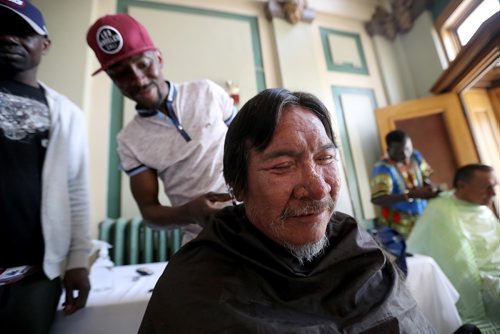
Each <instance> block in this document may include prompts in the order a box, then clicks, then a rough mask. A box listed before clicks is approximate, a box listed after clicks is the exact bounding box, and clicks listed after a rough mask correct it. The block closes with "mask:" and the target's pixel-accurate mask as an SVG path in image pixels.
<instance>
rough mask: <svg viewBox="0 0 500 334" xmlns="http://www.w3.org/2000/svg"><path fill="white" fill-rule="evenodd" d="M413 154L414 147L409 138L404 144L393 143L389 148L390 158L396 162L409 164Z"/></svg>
mask: <svg viewBox="0 0 500 334" xmlns="http://www.w3.org/2000/svg"><path fill="white" fill-rule="evenodd" d="M412 153H413V145H412V142H411V139H409V138H408V139H406V140H403V141H402V142H392V143H391V144H390V146H389V147H388V148H387V154H388V155H389V158H391V160H393V161H396V162H407V161H408V160H409V159H410V156H411V154H412Z"/></svg>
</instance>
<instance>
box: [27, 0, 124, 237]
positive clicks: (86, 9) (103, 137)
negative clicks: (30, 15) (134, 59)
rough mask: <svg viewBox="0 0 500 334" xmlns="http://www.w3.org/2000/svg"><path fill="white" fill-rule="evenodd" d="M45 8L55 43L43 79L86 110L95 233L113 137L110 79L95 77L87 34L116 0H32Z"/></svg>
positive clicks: (103, 207)
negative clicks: (109, 138)
mask: <svg viewBox="0 0 500 334" xmlns="http://www.w3.org/2000/svg"><path fill="white" fill-rule="evenodd" d="M33 3H34V4H35V5H36V6H37V7H38V8H39V9H40V10H41V11H42V13H43V15H44V17H45V20H46V24H47V26H48V29H49V35H50V39H51V41H52V47H51V50H50V52H49V54H48V55H47V56H46V57H45V58H44V59H43V62H42V64H41V66H40V69H39V78H40V79H41V80H42V81H44V82H46V83H47V84H49V85H50V86H51V87H52V88H54V89H56V90H57V91H59V92H61V93H62V94H64V95H66V96H68V97H69V98H70V99H71V100H72V101H73V102H75V103H76V104H77V105H78V106H79V107H80V108H82V110H83V112H84V113H85V116H86V120H87V129H88V135H89V153H90V159H89V160H90V166H89V168H90V201H91V224H92V228H91V232H92V235H93V236H94V237H95V236H97V224H98V222H99V221H100V220H102V219H103V217H105V216H106V191H107V189H106V187H107V170H108V155H109V154H108V152H109V149H108V145H107V144H108V137H109V119H110V104H111V96H110V93H111V82H110V81H109V79H108V78H107V77H106V76H105V75H101V76H96V77H91V76H90V74H91V73H92V72H93V71H94V70H95V69H96V68H98V64H97V61H96V60H95V59H94V58H95V57H94V55H93V54H92V51H91V50H90V49H89V48H88V47H87V44H86V42H85V35H86V32H87V29H88V27H89V26H90V24H91V23H92V22H93V21H94V20H95V19H96V18H97V16H98V15H101V14H102V13H110V12H113V11H114V10H115V8H116V2H115V1H114V0H88V1H80V0H64V1H63V0H33Z"/></svg>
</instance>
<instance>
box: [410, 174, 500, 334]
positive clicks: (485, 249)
mask: <svg viewBox="0 0 500 334" xmlns="http://www.w3.org/2000/svg"><path fill="white" fill-rule="evenodd" d="M497 185H498V179H497V177H496V176H495V173H494V170H493V168H491V167H490V166H486V165H482V164H470V165H466V166H463V167H461V168H459V169H458V170H457V172H456V173H455V178H454V181H453V186H454V188H455V189H454V191H449V192H444V193H442V194H440V196H439V197H438V198H436V199H433V200H432V201H430V202H429V206H428V207H427V208H426V209H425V211H424V213H423V214H422V216H421V217H420V218H419V219H418V223H417V224H416V226H415V228H414V229H413V232H412V233H411V235H410V238H409V239H408V242H407V244H408V250H409V251H411V252H414V253H420V254H425V255H429V256H432V257H433V258H434V260H436V262H437V263H438V264H439V266H440V267H441V269H442V270H443V271H444V273H445V274H446V276H447V277H448V278H449V279H450V281H451V282H452V283H453V285H454V286H455V288H456V289H457V290H458V292H459V294H460V299H459V300H458V303H457V309H458V311H459V313H460V316H461V317H462V320H463V321H464V322H467V323H471V324H474V325H476V326H477V327H479V328H480V329H481V332H482V333H483V334H486V333H492V334H493V333H500V312H499V311H500V222H499V221H498V218H497V217H496V216H495V214H494V213H493V212H492V211H491V210H490V208H489V207H488V206H487V205H488V204H491V201H492V198H493V197H494V196H495V187H496V186H497Z"/></svg>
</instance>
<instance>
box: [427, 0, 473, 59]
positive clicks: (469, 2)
mask: <svg viewBox="0 0 500 334" xmlns="http://www.w3.org/2000/svg"><path fill="white" fill-rule="evenodd" d="M481 3H482V0H451V1H450V2H449V3H448V5H447V6H446V7H445V9H444V10H443V12H442V13H441V14H440V15H439V17H438V18H437V19H436V20H435V22H434V28H435V29H436V31H437V32H438V33H439V39H440V41H441V45H442V46H443V48H444V50H445V55H446V59H447V60H448V63H451V62H452V61H453V60H454V59H455V58H456V57H457V55H458V53H459V52H460V50H461V49H462V48H463V47H464V46H465V45H462V44H461V43H460V39H459V37H458V33H457V29H458V27H460V25H462V23H463V22H464V21H465V20H466V19H467V18H468V17H469V15H470V14H471V13H472V12H473V11H474V10H475V9H476V8H477V7H478V6H479V5H480V4H481Z"/></svg>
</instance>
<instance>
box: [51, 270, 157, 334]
mask: <svg viewBox="0 0 500 334" xmlns="http://www.w3.org/2000/svg"><path fill="white" fill-rule="evenodd" d="M165 266H166V263H165V262H162V263H148V264H140V265H129V266H119V267H113V268H112V269H111V270H110V272H109V275H110V276H111V277H112V287H111V288H109V289H105V290H98V291H95V290H94V289H93V290H91V291H90V295H89V299H88V301H87V306H86V307H85V308H84V309H82V310H79V311H78V312H76V313H75V314H72V315H70V316H64V315H63V312H62V308H61V307H60V309H59V310H58V311H57V314H56V319H55V322H54V325H53V327H52V331H51V332H52V333H53V334H101V333H102V334H118V333H120V334H127V333H130V334H132V333H133V334H136V333H137V330H138V329H139V325H140V324H141V321H142V316H143V315H144V311H146V306H147V304H148V301H149V298H150V297H151V290H152V289H153V288H154V286H155V284H156V281H158V278H159V277H160V275H161V274H162V273H163V270H164V269H165ZM140 267H146V268H149V269H151V270H152V271H153V274H152V275H150V276H140V275H139V274H138V273H137V272H136V271H135V270H136V269H137V268H140ZM90 279H91V282H92V281H94V282H95V280H99V276H98V275H96V274H94V273H93V272H92V271H91V277H90ZM94 285H95V286H98V284H94ZM63 301H64V293H63V296H62V298H61V304H62V302H63Z"/></svg>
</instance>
